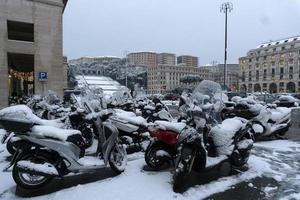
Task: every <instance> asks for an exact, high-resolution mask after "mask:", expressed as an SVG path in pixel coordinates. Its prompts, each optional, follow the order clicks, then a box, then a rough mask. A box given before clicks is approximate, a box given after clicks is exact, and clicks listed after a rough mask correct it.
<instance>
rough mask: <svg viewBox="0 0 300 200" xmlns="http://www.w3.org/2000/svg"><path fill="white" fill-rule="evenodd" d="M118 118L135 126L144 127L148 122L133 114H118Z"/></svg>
mask: <svg viewBox="0 0 300 200" xmlns="http://www.w3.org/2000/svg"><path fill="white" fill-rule="evenodd" d="M116 117H117V118H119V119H121V120H124V121H127V122H129V123H131V124H135V125H143V124H146V123H147V121H146V120H145V119H144V118H143V117H140V116H136V115H135V114H134V113H132V112H126V111H122V112H116Z"/></svg>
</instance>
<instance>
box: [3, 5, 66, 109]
mask: <svg viewBox="0 0 300 200" xmlns="http://www.w3.org/2000/svg"><path fill="white" fill-rule="evenodd" d="M63 7H64V4H63V1H62V0H47V1H46V0H45V1H42V0H40V1H34V0H3V1H0V72H1V74H0V92H1V94H2V95H1V96H0V107H3V106H6V105H7V102H8V100H7V99H8V83H7V82H8V66H7V52H10V53H22V54H33V55H34V71H35V93H37V94H42V93H43V91H46V90H54V91H55V92H57V93H58V94H59V95H62V94H63V88H65V87H66V79H67V78H66V77H65V74H66V73H65V72H64V70H65V68H64V67H63V42H62V13H63ZM7 20H12V21H20V22H27V23H33V24H34V42H23V41H15V40H8V37H7ZM39 72H48V78H49V79H48V81H47V82H44V83H42V82H40V81H39V80H38V73H39Z"/></svg>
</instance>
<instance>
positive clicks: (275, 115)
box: [271, 107, 292, 122]
mask: <svg viewBox="0 0 300 200" xmlns="http://www.w3.org/2000/svg"><path fill="white" fill-rule="evenodd" d="M271 112H272V115H271V119H272V120H273V121H275V122H277V121H279V120H281V119H283V118H284V117H285V116H287V115H290V114H291V112H292V109H290V108H285V107H278V108H276V109H271Z"/></svg>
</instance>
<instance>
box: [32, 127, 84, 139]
mask: <svg viewBox="0 0 300 200" xmlns="http://www.w3.org/2000/svg"><path fill="white" fill-rule="evenodd" d="M78 134H79V135H81V132H80V131H78V130H72V129H61V128H56V127H53V126H39V125H37V126H34V127H32V130H31V132H30V135H31V136H35V137H38V138H54V139H57V140H61V141H66V140H67V139H68V137H69V136H71V135H78Z"/></svg>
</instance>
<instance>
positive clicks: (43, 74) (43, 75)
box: [39, 72, 48, 81]
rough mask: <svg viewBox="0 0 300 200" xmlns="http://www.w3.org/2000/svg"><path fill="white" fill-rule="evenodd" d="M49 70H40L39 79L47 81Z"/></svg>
mask: <svg viewBox="0 0 300 200" xmlns="http://www.w3.org/2000/svg"><path fill="white" fill-rule="evenodd" d="M47 80H48V72H39V81H47Z"/></svg>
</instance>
